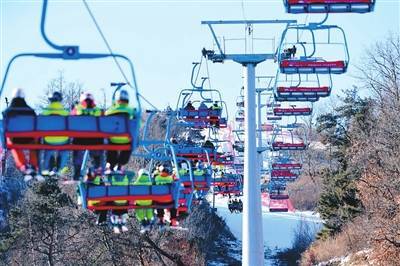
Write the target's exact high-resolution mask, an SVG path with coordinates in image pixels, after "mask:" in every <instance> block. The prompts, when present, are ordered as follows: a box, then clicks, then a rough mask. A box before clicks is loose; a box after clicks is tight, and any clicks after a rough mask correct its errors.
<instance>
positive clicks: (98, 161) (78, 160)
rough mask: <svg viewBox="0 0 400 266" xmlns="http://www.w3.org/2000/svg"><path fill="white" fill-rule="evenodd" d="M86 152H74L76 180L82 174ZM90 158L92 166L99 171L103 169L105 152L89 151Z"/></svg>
mask: <svg viewBox="0 0 400 266" xmlns="http://www.w3.org/2000/svg"><path fill="white" fill-rule="evenodd" d="M84 154H85V151H73V153H72V156H73V161H74V179H75V180H78V179H79V176H80V172H81V167H82V161H83V156H84ZM89 156H90V158H91V159H92V166H93V167H94V168H95V169H97V168H100V167H102V162H103V158H104V153H103V151H89Z"/></svg>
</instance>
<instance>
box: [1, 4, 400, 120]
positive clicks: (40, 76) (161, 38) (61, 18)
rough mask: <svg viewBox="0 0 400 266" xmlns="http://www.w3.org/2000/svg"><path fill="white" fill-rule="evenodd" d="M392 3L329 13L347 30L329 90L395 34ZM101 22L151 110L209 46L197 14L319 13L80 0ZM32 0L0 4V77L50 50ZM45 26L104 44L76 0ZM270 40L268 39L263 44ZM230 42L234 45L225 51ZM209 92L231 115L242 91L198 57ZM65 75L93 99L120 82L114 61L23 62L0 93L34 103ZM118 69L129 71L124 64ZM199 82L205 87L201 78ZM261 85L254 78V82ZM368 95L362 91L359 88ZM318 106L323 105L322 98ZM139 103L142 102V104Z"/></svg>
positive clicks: (265, 34) (173, 92)
mask: <svg viewBox="0 0 400 266" xmlns="http://www.w3.org/2000/svg"><path fill="white" fill-rule="evenodd" d="M399 2H400V1H398V0H377V4H376V8H375V11H374V12H372V13H368V14H331V15H330V16H329V18H328V20H327V22H326V24H336V25H339V26H341V27H342V28H343V29H344V31H345V32H346V37H347V41H348V48H349V52H350V66H349V69H348V73H346V74H344V75H335V76H334V81H333V82H334V87H333V93H334V94H337V93H338V92H340V91H341V90H342V89H345V88H349V87H351V86H352V85H353V84H357V83H359V81H357V80H356V79H355V78H354V76H356V75H357V71H356V67H355V66H356V65H358V66H362V64H363V61H362V56H363V55H364V53H365V49H367V48H369V47H371V46H373V45H374V44H375V43H376V42H377V41H380V40H382V39H384V38H385V37H387V36H388V35H389V34H390V33H397V34H399V32H400V20H399V17H400V4H399ZM88 3H89V5H90V7H91V9H92V11H93V13H94V15H95V17H96V18H97V20H98V22H99V24H100V27H101V28H102V30H103V32H104V34H105V36H106V38H107V39H108V41H109V43H110V45H111V47H112V49H113V50H114V52H115V53H121V54H124V55H127V56H128V57H129V58H131V60H132V62H133V64H134V67H135V71H136V73H135V74H136V78H137V83H138V87H139V90H140V93H141V94H142V95H144V96H145V97H146V98H147V99H149V100H150V101H151V103H153V104H154V105H155V106H157V107H158V108H160V109H163V108H164V107H166V106H167V105H170V106H172V107H175V106H176V105H177V101H178V96H179V93H180V90H182V89H185V88H190V87H191V85H190V74H191V69H192V62H195V61H199V60H200V59H201V49H202V48H203V47H206V48H208V49H211V48H213V40H212V35H211V33H210V31H209V29H208V28H207V27H206V26H204V25H201V21H202V20H231V19H233V20H242V19H246V20H251V19H297V20H298V22H299V23H304V22H306V21H308V22H310V21H314V22H317V21H320V20H321V19H322V18H323V16H321V15H317V14H312V15H303V14H302V15H291V14H286V13H285V10H284V7H283V3H282V1H281V0H263V1H262V0H253V1H246V0H243V1H240V0H238V1H228V0H226V1H222V0H215V1H212V0H181V1H180V0H175V1H169V0H164V1H163V0H159V1H155V0H148V1H145V0H142V1H136V0H115V1H111V0H108V1H104V0H92V1H88ZM41 5H42V2H41V1H40V0H35V1H24V0H0V23H1V25H0V36H1V39H0V68H1V69H0V70H1V71H0V76H1V77H3V75H4V71H5V67H6V65H7V63H8V60H9V59H10V58H11V57H12V56H13V55H15V54H16V53H20V52H33V51H38V52H46V51H52V50H51V48H50V47H48V46H47V45H46V44H45V42H44V41H43V40H42V39H41V36H40V15H41ZM253 30H254V35H255V37H257V38H265V39H268V40H266V41H259V42H255V49H256V50H257V51H260V52H264V51H266V52H269V50H270V48H271V45H272V43H273V44H274V45H275V47H276V45H277V44H278V41H279V39H280V37H281V34H282V31H283V27H281V26H279V27H276V26H274V27H269V26H255V27H254V29H253ZM46 31H47V35H48V36H49V38H50V39H51V40H52V41H53V42H55V43H57V44H74V45H79V46H80V50H81V52H107V50H106V46H105V44H104V43H103V42H102V39H101V38H100V35H99V34H98V32H97V31H96V28H95V26H94V24H93V22H92V21H91V19H90V17H89V15H88V12H87V11H86V10H85V8H84V5H83V3H82V1H80V0H69V1H65V0H64V1H60V0H50V1H49V6H48V13H47V24H46ZM216 32H217V35H218V36H219V37H222V36H221V35H222V34H223V35H224V38H225V39H229V38H238V39H240V38H243V37H244V32H245V29H244V28H243V26H223V27H222V26H221V27H217V28H216ZM271 40H272V41H271ZM226 43H227V49H228V50H229V51H227V52H242V51H243V49H244V48H243V47H244V42H242V41H239V40H236V41H231V42H228V41H227V42H226ZM231 48H232V49H233V48H237V49H236V50H230V49H231ZM207 67H208V72H209V77H210V84H211V87H212V88H213V89H218V90H220V91H221V94H222V97H223V100H225V101H226V102H227V104H228V107H229V111H230V117H229V119H233V115H234V113H235V100H236V97H237V95H238V94H239V90H240V88H241V87H242V83H243V81H242V66H241V65H239V64H237V63H234V62H225V63H224V64H213V63H212V62H208V65H207V64H206V61H205V60H203V64H202V71H201V74H200V75H201V76H206V75H207ZM276 69H277V64H274V63H273V62H272V61H267V62H264V63H261V64H259V65H258V66H257V70H256V71H257V72H256V75H258V76H265V75H275V73H276ZM60 70H61V71H63V73H64V75H65V77H66V78H67V79H68V80H70V81H78V82H81V83H83V85H84V87H85V88H86V89H87V90H89V91H91V92H93V93H94V94H95V96H100V95H101V88H105V89H106V90H107V91H108V92H109V94H110V95H111V93H112V91H111V89H110V87H109V83H110V82H112V81H122V77H121V74H120V73H119V72H118V69H117V68H116V66H115V64H114V63H113V61H112V60H101V61H99V62H96V61H89V62H77V61H68V62H65V61H55V60H52V61H49V60H38V59H24V60H20V61H17V63H16V64H15V65H14V67H13V68H12V70H11V72H10V75H9V79H8V80H7V84H6V88H5V91H4V93H3V94H2V95H1V99H0V108H1V109H3V108H4V106H5V105H4V97H5V96H7V95H10V93H11V91H12V88H15V87H22V88H25V90H26V93H27V95H28V97H27V98H28V101H29V102H30V103H31V104H32V105H34V103H36V101H37V100H36V99H37V97H38V96H39V95H43V91H44V88H45V86H46V84H47V82H48V81H49V80H50V79H51V78H54V77H56V76H57V73H58V72H59V71H60ZM126 72H129V71H128V69H127V68H126ZM206 84H207V86H208V85H209V84H208V83H206ZM257 86H262V84H261V83H260V84H257ZM367 93H368V92H367ZM332 99H335V98H331V99H330V100H325V101H321V102H320V103H318V104H317V106H320V107H322V108H323V107H324V105H326V104H327V102H328V101H332ZM145 106H146V105H145Z"/></svg>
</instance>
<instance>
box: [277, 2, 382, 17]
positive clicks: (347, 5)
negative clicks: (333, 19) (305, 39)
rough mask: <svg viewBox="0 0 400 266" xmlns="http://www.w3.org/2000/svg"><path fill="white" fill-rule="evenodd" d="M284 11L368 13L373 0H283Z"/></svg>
mask: <svg viewBox="0 0 400 266" xmlns="http://www.w3.org/2000/svg"><path fill="white" fill-rule="evenodd" d="M284 5H285V8H286V12H288V13H292V14H301V13H368V12H372V11H373V10H374V7H375V0H284Z"/></svg>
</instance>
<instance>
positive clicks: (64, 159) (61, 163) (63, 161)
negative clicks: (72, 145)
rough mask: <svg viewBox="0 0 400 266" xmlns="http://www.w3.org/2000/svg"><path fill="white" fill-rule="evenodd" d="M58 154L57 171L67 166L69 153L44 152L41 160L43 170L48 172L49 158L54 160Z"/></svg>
mask: <svg viewBox="0 0 400 266" xmlns="http://www.w3.org/2000/svg"><path fill="white" fill-rule="evenodd" d="M57 152H58V158H57V164H58V167H57V169H58V171H60V170H61V169H63V168H64V167H66V166H67V164H68V154H69V151H55V150H45V151H44V158H43V170H48V171H50V170H51V169H50V167H51V157H54V158H56V156H57Z"/></svg>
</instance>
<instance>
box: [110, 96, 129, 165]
mask: <svg viewBox="0 0 400 266" xmlns="http://www.w3.org/2000/svg"><path fill="white" fill-rule="evenodd" d="M121 114H125V115H127V116H128V117H129V119H133V118H135V116H136V110H135V108H132V107H130V106H129V94H128V91H127V90H124V89H120V90H118V91H117V92H116V93H115V102H114V104H113V105H112V106H111V107H110V108H109V109H108V110H107V111H106V113H105V115H121ZM109 141H110V142H111V143H113V144H116V145H127V144H130V143H131V140H130V139H129V138H128V137H117V136H116V137H111V138H110V140H109ZM131 153H132V150H125V151H107V165H106V172H107V173H110V172H111V171H113V170H114V171H120V172H123V169H122V167H123V166H124V165H126V164H127V163H128V162H129V159H130V157H131Z"/></svg>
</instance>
